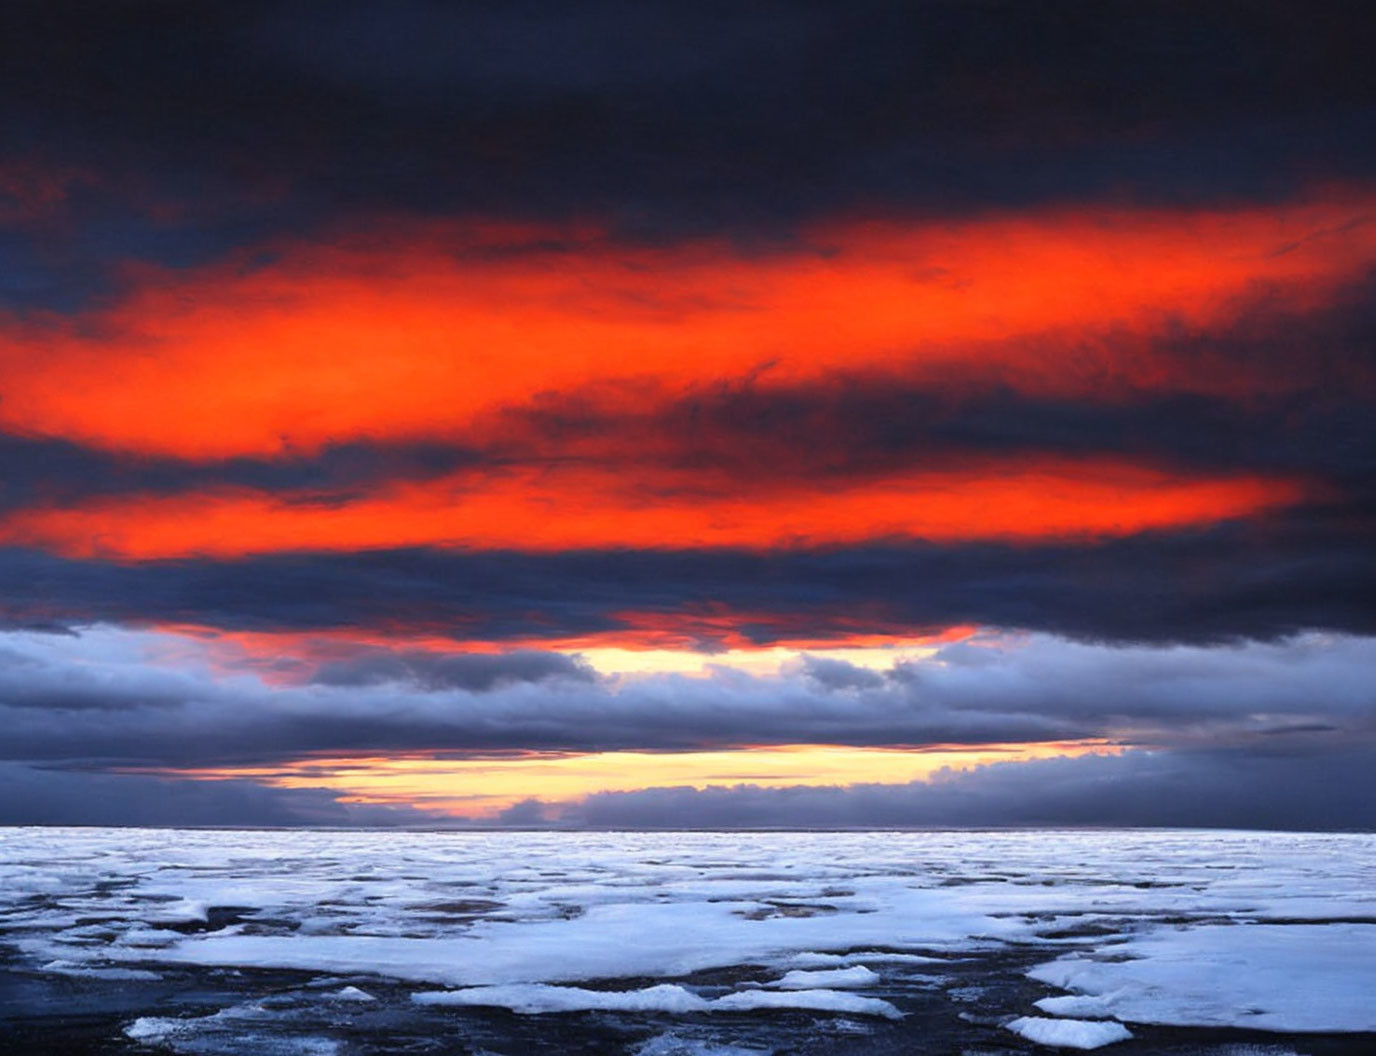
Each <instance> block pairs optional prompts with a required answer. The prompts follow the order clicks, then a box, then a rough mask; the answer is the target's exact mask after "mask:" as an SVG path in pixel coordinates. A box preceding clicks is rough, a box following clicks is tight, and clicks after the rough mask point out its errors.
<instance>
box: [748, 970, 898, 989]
mask: <svg viewBox="0 0 1376 1056" xmlns="http://www.w3.org/2000/svg"><path fill="white" fill-rule="evenodd" d="M877 982H879V973H878V972H876V971H873V970H871V969H869V968H866V967H865V966H864V965H860V964H857V965H855V966H854V967H853V968H823V969H819V970H816V971H810V970H807V969H795V970H794V971H791V972H789V973H788V974H787V975H785V976H784V977H783V978H782V979H780V980H779V981H778V982H776V983H773V984H772V985H773V986H777V987H778V988H779V989H781V990H813V989H816V988H817V987H830V988H833V989H842V990H850V989H858V988H861V987H866V986H874V985H875V984H876V983H877Z"/></svg>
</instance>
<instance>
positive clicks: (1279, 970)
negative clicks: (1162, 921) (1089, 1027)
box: [1028, 923, 1376, 1032]
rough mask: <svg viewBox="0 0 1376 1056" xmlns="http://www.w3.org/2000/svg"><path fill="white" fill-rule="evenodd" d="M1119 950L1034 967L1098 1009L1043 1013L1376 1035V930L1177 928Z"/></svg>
mask: <svg viewBox="0 0 1376 1056" xmlns="http://www.w3.org/2000/svg"><path fill="white" fill-rule="evenodd" d="M1113 952H1114V955H1115V956H1114V959H1113V960H1101V959H1098V958H1096V957H1094V956H1093V955H1089V956H1085V955H1072V956H1069V957H1065V958H1062V959H1060V960H1056V961H1051V962H1049V963H1047V964H1041V965H1038V966H1037V967H1036V968H1034V969H1032V971H1031V972H1029V973H1028V974H1029V975H1031V976H1032V978H1034V979H1037V980H1040V981H1041V982H1044V983H1050V984H1051V985H1052V986H1058V987H1060V988H1062V989H1064V990H1070V991H1072V992H1073V993H1074V994H1075V995H1087V996H1089V997H1090V998H1093V999H1094V1002H1095V1003H1094V1004H1093V1005H1092V1006H1089V1005H1087V1003H1078V1004H1071V1003H1070V1002H1064V1003H1058V1004H1054V1005H1051V1006H1050V1007H1048V1004H1049V1002H1039V1003H1038V1004H1039V1007H1041V1008H1042V1009H1043V1010H1045V1011H1056V1012H1060V1011H1069V1010H1070V1009H1071V1008H1084V1007H1092V1008H1093V1009H1094V1011H1095V1012H1096V1013H1098V1014H1100V1015H1111V1016H1113V1017H1115V1018H1116V1019H1121V1020H1125V1021H1127V1022H1129V1023H1158V1024H1167V1025H1173V1026H1206V1027H1239V1028H1244V1029H1249V1030H1270V1031H1281V1032H1297V1031H1316V1032H1318V1031H1324V1032H1344V1031H1350V1032H1355V1031H1376V1000H1373V999H1372V994H1373V993H1376V925H1373V924H1340V923H1334V924H1237V925H1217V924H1202V925H1198V926H1195V927H1169V928H1161V929H1158V930H1156V931H1153V932H1150V933H1148V934H1145V935H1142V936H1139V937H1137V938H1135V939H1133V940H1132V941H1130V942H1128V943H1124V944H1122V945H1118V946H1115V947H1114V948H1113ZM1120 958H1121V959H1120ZM1051 1000H1052V1001H1058V1000H1059V999H1054V998H1053V999H1051Z"/></svg>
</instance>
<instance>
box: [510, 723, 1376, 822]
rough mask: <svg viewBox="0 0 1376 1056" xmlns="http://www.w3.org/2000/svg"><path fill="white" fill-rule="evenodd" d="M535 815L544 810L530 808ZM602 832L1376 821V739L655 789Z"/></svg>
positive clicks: (593, 806) (587, 804) (607, 817)
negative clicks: (919, 778)
mask: <svg viewBox="0 0 1376 1056" xmlns="http://www.w3.org/2000/svg"><path fill="white" fill-rule="evenodd" d="M524 813H525V815H526V816H528V817H530V818H538V817H539V811H538V810H537V809H536V805H535V804H532V805H530V806H528V807H527V808H526V810H525V812H524ZM561 820H562V822H563V823H564V824H574V825H586V826H591V827H595V828H613V829H617V828H628V829H646V828H649V829H653V828H722V829H738V828H773V827H786V828H884V827H907V826H915V827H933V828H964V827H982V826H1004V825H1015V826H1021V825H1038V826H1047V825H1106V826H1134V825H1147V826H1179V827H1206V828H1252V829H1306V830H1319V831H1324V830H1332V829H1360V830H1373V829H1376V746H1373V745H1372V744H1371V743H1370V742H1369V741H1368V742H1367V743H1365V744H1362V745H1360V746H1350V745H1349V746H1346V747H1337V746H1333V745H1331V744H1330V745H1326V746H1325V750H1323V751H1294V752H1290V753H1277V754H1258V753H1252V752H1244V751H1237V750H1232V751H1208V752H1189V751H1169V752H1159V751H1158V752H1145V751H1133V752H1128V753H1125V754H1124V755H1121V756H1116V757H1114V756H1083V757H1080V758H1074V759H1069V758H1058V759H1047V760H1038V761H1034V762H1008V763H996V764H993V765H991V766H987V767H983V768H980V769H978V770H975V771H972V772H965V773H948V774H946V775H943V776H941V777H939V778H937V779H936V780H934V781H932V782H931V783H923V782H915V783H913V784H909V785H851V786H847V787H844V788H838V787H821V788H816V787H803V786H796V787H791V788H760V787H757V786H750V785H742V786H735V787H729V788H728V787H711V788H706V789H700V790H699V789H693V788H648V789H644V790H640V791H634V792H602V793H598V794H596V795H593V796H590V797H588V799H587V800H586V801H584V802H583V803H581V804H579V805H578V806H576V807H572V808H568V809H567V810H565V811H564V813H563V815H562V817H561Z"/></svg>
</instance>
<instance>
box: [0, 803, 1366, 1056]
mask: <svg viewBox="0 0 1376 1056" xmlns="http://www.w3.org/2000/svg"><path fill="white" fill-rule="evenodd" d="M0 944H3V946H4V947H6V948H7V949H8V950H9V951H10V962H9V964H10V970H11V971H18V972H20V973H27V974H28V975H32V976H42V977H61V978H62V979H63V980H67V981H69V982H68V983H67V984H64V985H82V984H85V985H94V984H96V983H99V984H101V985H109V986H113V985H120V986H124V987H137V986H144V987H148V986H151V985H155V983H154V981H156V980H160V979H163V978H164V977H165V976H167V975H169V974H172V975H175V974H176V973H186V972H206V971H213V970H221V969H227V970H237V971H239V972H244V971H249V970H291V971H294V972H304V973H311V976H312V978H314V979H316V980H317V981H316V982H306V983H303V984H301V985H303V986H305V987H306V988H307V989H306V990H305V991H302V992H303V993H306V994H307V995H308V997H309V1003H310V1004H311V1005H312V1006H317V1007H322V1008H326V1007H327V1008H332V1009H345V1010H347V1011H348V1013H349V1014H358V1015H362V1014H365V1013H368V1010H371V1009H372V1008H373V1007H374V1006H379V1007H380V1006H381V1005H382V1004H385V1002H381V1003H380V1002H378V1001H377V1000H376V999H375V998H374V996H373V994H374V993H375V992H378V988H379V987H383V988H389V990H390V991H396V992H398V993H400V994H401V995H402V997H401V1000H402V1001H403V1002H409V1006H410V1007H412V1008H415V1009H416V1010H417V1013H416V1014H421V1013H422V1012H425V1013H430V1014H436V1015H438V1014H444V1015H464V1014H471V1012H470V1010H472V1009H478V1008H489V1009H490V1008H498V1009H503V1010H509V1012H513V1013H516V1014H519V1015H523V1016H538V1015H549V1014H555V1013H564V1014H577V1013H589V1014H643V1015H654V1016H659V1017H666V1018H668V1019H670V1020H673V1019H674V1018H675V1017H680V1018H682V1019H683V1020H684V1021H685V1022H700V1021H707V1020H710V1021H712V1022H719V1021H721V1020H722V1018H723V1017H728V1018H729V1017H733V1016H734V1017H740V1016H743V1015H749V1016H755V1017H759V1016H778V1015H794V1016H797V1015H808V1016H812V1017H815V1018H818V1021H819V1022H821V1021H825V1020H827V1019H828V1017H830V1018H831V1019H832V1021H833V1024H834V1025H833V1026H832V1027H829V1028H828V1029H834V1030H837V1031H845V1030H850V1029H851V1027H852V1026H854V1027H855V1029H856V1030H857V1031H864V1030H866V1029H869V1028H865V1027H864V1026H863V1024H864V1023H865V1022H883V1021H897V1020H901V1019H902V1018H903V1016H904V1015H905V1014H908V1013H909V1011H910V1009H911V1008H912V1007H913V1006H912V996H913V995H914V994H917V993H919V992H921V993H923V994H927V995H929V996H931V997H932V998H933V999H936V998H940V999H941V1000H944V1001H947V1002H948V1003H952V1004H959V1005H960V1007H961V1008H963V1009H968V1011H965V1012H962V1013H961V1014H962V1018H964V1019H968V1020H970V1021H972V1022H981V1021H982V1020H981V1019H980V1017H981V1016H983V1017H984V1018H985V1019H986V1020H989V1021H990V1022H992V1023H994V1026H993V1027H991V1029H997V1028H998V1027H1003V1028H1006V1029H1005V1030H1001V1031H1000V1032H999V1033H1000V1035H1001V1036H1002V1037H1003V1038H1004V1039H1007V1040H1008V1043H1009V1044H1012V1045H1017V1044H1025V1043H1026V1044H1029V1045H1030V1048H1029V1049H1028V1051H1032V1050H1033V1049H1035V1048H1036V1047H1037V1046H1038V1045H1052V1046H1062V1047H1067V1048H1082V1049H1084V1048H1097V1047H1099V1046H1103V1045H1109V1044H1114V1043H1119V1042H1124V1043H1127V1042H1126V1039H1130V1038H1131V1037H1132V1036H1133V1034H1134V1033H1136V1031H1131V1032H1130V1031H1128V1030H1127V1029H1125V1028H1124V1027H1123V1026H1122V1024H1124V1023H1129V1024H1134V1025H1152V1024H1157V1025H1160V1024H1169V1025H1172V1026H1176V1027H1215V1028H1217V1027H1226V1028H1240V1029H1245V1030H1249V1031H1267V1032H1314V1033H1328V1032H1349V1033H1352V1032H1376V997H1373V995H1376V836H1370V835H1308V834H1274V833H1204V832H1080V831H1062V832H1052V831H1027V832H979V833H946V832H931V833H888V832H885V833H815V834H792V833H790V834H782V833H772V834H751V833H734V834H726V833H720V834H709V833H692V834H685V833H660V834H634V833H609V834H570V833H558V834H532V833H483V834H475V833H381V832H322V831H312V832H299V831H298V832H207V831H145V830H136V831H129V830H123V831H113V830H95V829H87V830H78V829H72V830H58V829H8V830H0ZM1010 951H1016V952H1018V953H1019V954H1021V955H1024V956H1027V957H1028V958H1029V960H1028V962H1027V963H1028V965H1029V967H1028V968H1026V969H1025V968H1019V969H1018V971H1019V973H1022V972H1024V971H1025V972H1026V976H1027V977H1030V980H1029V981H1028V983H1027V985H1028V986H1033V987H1035V986H1036V985H1037V984H1046V985H1045V986H1043V987H1042V988H1041V989H1040V991H1039V994H1040V996H1039V997H1038V995H1037V994H1035V993H1034V994H1033V997H1034V998H1037V999H1036V1000H1035V1001H1033V1000H1027V1001H1025V1002H1024V1003H1022V1004H1021V1005H1020V1006H1019V1007H1009V1008H1005V1009H990V1008H981V1007H980V1000H979V997H978V994H977V993H976V994H974V995H973V996H972V992H971V987H970V986H969V978H970V977H969V973H968V972H966V973H965V975H964V976H962V977H961V978H960V979H959V980H958V979H957V978H956V969H957V968H958V966H960V965H962V964H966V963H968V962H970V961H972V960H978V959H979V958H989V957H995V956H1001V955H1006V954H1008V953H1009V952H1010ZM713 973H715V974H713ZM312 986H317V987H319V989H316V990H313V991H312V990H310V987H312ZM1048 988H1054V990H1050V991H1049V990H1048ZM302 1000H303V1001H305V1000H306V999H305V998H303V999H302ZM1019 1000H1021V999H1019ZM174 1011H175V1014H171V1015H169V1014H167V1012H166V1010H161V1011H160V1010H157V1009H154V1010H151V1011H150V1012H149V1013H148V1014H145V1015H140V1016H138V1017H136V1018H131V1019H130V1020H129V1021H128V1023H127V1025H126V1026H125V1028H124V1033H125V1036H126V1037H127V1038H129V1039H133V1040H137V1041H139V1042H142V1043H145V1044H156V1045H160V1046H163V1047H165V1048H170V1049H172V1050H174V1051H179V1052H233V1051H238V1050H236V1049H234V1048H233V1045H232V1044H231V1043H229V1042H226V1043H225V1045H228V1046H229V1047H224V1045H221V1047H218V1048H217V1047H215V1046H216V1044H219V1043H217V1042H214V1041H213V1038H214V1037H218V1036H219V1035H217V1034H215V1031H217V1030H220V1029H224V1030H225V1031H226V1036H227V1037H228V1036H233V1035H232V1033H231V1032H232V1031H235V1032H240V1033H241V1032H242V1024H243V1023H244V1022H251V1023H253V1024H255V1029H259V1028H261V1027H262V1024H263V1022H264V1021H265V1020H270V1018H271V1014H272V1006H271V1005H270V1004H266V1005H258V1004H252V1003H247V1002H245V1003H240V1004H237V1005H229V1006H226V1007H221V1008H220V1009H218V1010H216V1009H214V1008H202V1009H200V1010H199V1014H198V1015H197V1016H192V1017H188V1016H186V1015H185V1014H183V1010H174ZM212 1013H213V1014H212ZM340 1014H343V1013H340ZM368 1014H371V1013H368ZM379 1014H380V1013H379ZM207 1037H211V1038H212V1041H211V1042H207V1041H206V1040H205V1039H206V1038H207ZM662 1037H663V1038H668V1039H669V1041H662V1040H661V1041H660V1042H658V1043H659V1044H661V1047H663V1045H666V1044H669V1043H670V1042H673V1043H674V1044H677V1042H676V1041H674V1039H675V1038H676V1037H677V1035H669V1034H665V1035H663V1036H662ZM1024 1039H1025V1041H1024ZM307 1041H308V1042H309V1043H310V1044H309V1045H305V1047H304V1048H302V1047H301V1046H298V1047H297V1048H295V1049H290V1050H288V1049H282V1050H280V1051H318V1052H321V1053H334V1052H337V1051H338V1052H343V1051H345V1050H342V1049H338V1048H337V1046H336V1043H335V1042H334V1041H331V1040H330V1038H329V1037H328V1036H325V1035H321V1036H319V1037H314V1036H313V1037H311V1038H309V1039H303V1041H302V1044H303V1045H304V1044H305V1042H307ZM646 1044H648V1043H646ZM685 1044H687V1042H685ZM260 1048H261V1049H262V1051H268V1050H267V1049H265V1048H262V1046H261V1045H260ZM272 1051H279V1050H276V1049H274V1050H272ZM349 1051H353V1050H349ZM663 1051H665V1052H669V1051H671V1049H669V1048H665V1049H664V1050H663ZM672 1051H677V1050H672ZM683 1051H689V1050H688V1049H684V1050H683ZM695 1051H696V1050H695ZM701 1051H710V1050H708V1049H703V1050H701ZM721 1051H725V1050H721ZM751 1051H768V1050H751ZM837 1051H844V1050H841V1049H838V1050H837ZM1276 1051H1284V1050H1276Z"/></svg>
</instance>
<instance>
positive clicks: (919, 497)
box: [0, 459, 1309, 560]
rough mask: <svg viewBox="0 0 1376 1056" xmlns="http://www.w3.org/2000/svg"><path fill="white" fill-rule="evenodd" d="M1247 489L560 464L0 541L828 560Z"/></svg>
mask: <svg viewBox="0 0 1376 1056" xmlns="http://www.w3.org/2000/svg"><path fill="white" fill-rule="evenodd" d="M1307 494H1309V489H1307V488H1306V487H1304V486H1302V485H1301V484H1299V483H1296V482H1293V481H1287V480H1275V479H1266V478H1260V477H1248V476H1240V477H1224V478H1219V477H1201V478H1181V477H1177V476H1173V475H1171V474H1168V473H1165V472H1162V471H1159V470H1155V469H1151V468H1148V467H1143V466H1139V465H1133V464H1130V463H1124V462H1121V461H1115V460H1078V461H1070V460H1062V461H1054V460H1046V459H1043V460H1038V461H1024V462H1023V463H1021V464H1005V463H993V464H990V465H987V466H985V467H983V468H982V469H969V468H967V469H963V470H958V471H953V472H941V471H921V472H915V473H914V472H906V473H900V474H896V475H893V476H890V477H885V478H879V479H872V478H871V479H865V480H860V481H854V482H845V481H842V482H838V483H835V484H829V485H828V486H827V487H825V488H818V487H808V486H806V484H802V485H800V484H797V483H788V484H787V485H786V486H780V487H773V486H771V482H770V481H768V480H761V481H759V482H758V483H754V482H746V483H744V484H742V483H740V482H733V481H729V480H728V481H713V480H712V479H711V477H710V475H709V476H707V477H706V478H705V479H704V478H702V477H701V476H699V475H696V474H692V473H686V474H682V475H676V474H669V473H665V474H660V475H658V476H655V475H647V476H625V477H623V476H622V475H620V474H618V473H617V472H616V471H615V470H614V469H607V468H601V467H595V466H594V467H590V466H580V465H577V464H573V465H555V466H551V467H546V468H539V469H535V468H529V467H521V468H518V469H512V470H485V471H482V472H479V473H465V474H461V475H458V476H455V477H452V478H449V479H445V480H440V481H428V482H424V483H419V484H417V483H412V484H404V485H396V486H392V487H390V488H387V489H385V490H382V491H380V492H378V493H376V494H371V495H369V496H367V497H365V498H361V499H358V500H356V501H347V502H333V501H332V502H312V501H310V496H294V495H282V494H276V493H262V492H251V491H228V492H215V493H208V494H198V493H192V494H182V495H176V496H171V497H161V498H150V497H147V496H134V497H132V498H131V497H121V498H117V499H108V500H98V501H93V502H90V503H86V504H83V505H78V506H71V507H48V508H44V507H33V508H25V509H20V510H17V511H15V512H13V513H11V514H9V515H8V516H5V517H3V518H0V543H4V544H11V545H23V546H36V547H43V548H46V549H50V550H54V551H57V552H60V553H62V554H66V555H69V556H75V557H102V558H122V559H132V560H144V559H152V558H167V557H194V556H213V557H221V558H223V557H236V556H241V555H245V554H255V553H266V552H273V551H284V550H317V551H352V550H366V549H378V548H389V547H404V546H421V545H426V546H440V547H451V548H467V549H518V550H527V551H558V550H568V549H583V548H588V549H594V548H596V549H602V548H622V547H626V548H641V549H681V548H694V547H743V548H758V549H770V548H779V547H795V546H831V545H846V544H855V543H863V542H866V541H871V540H877V539H925V540H932V541H938V542H951V541H960V540H974V539H980V540H1002V541H1014V542H1016V541H1028V540H1040V539H1047V538H1074V539H1089V540H1092V539H1096V538H1103V537H1111V536H1115V535H1124V534H1129V533H1134V532H1140V531H1143V530H1147V529H1156V528H1168V527H1178V526H1181V525H1189V524H1198V523H1206V522H1209V521H1215V520H1219V519H1223V518H1229V517H1236V516H1242V515H1247V514H1254V513H1257V512H1259V511H1262V510H1266V509H1269V508H1272V507H1275V506H1279V505H1283V504H1288V503H1293V502H1296V501H1298V500H1299V499H1301V498H1303V497H1305V496H1306V495H1307Z"/></svg>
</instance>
